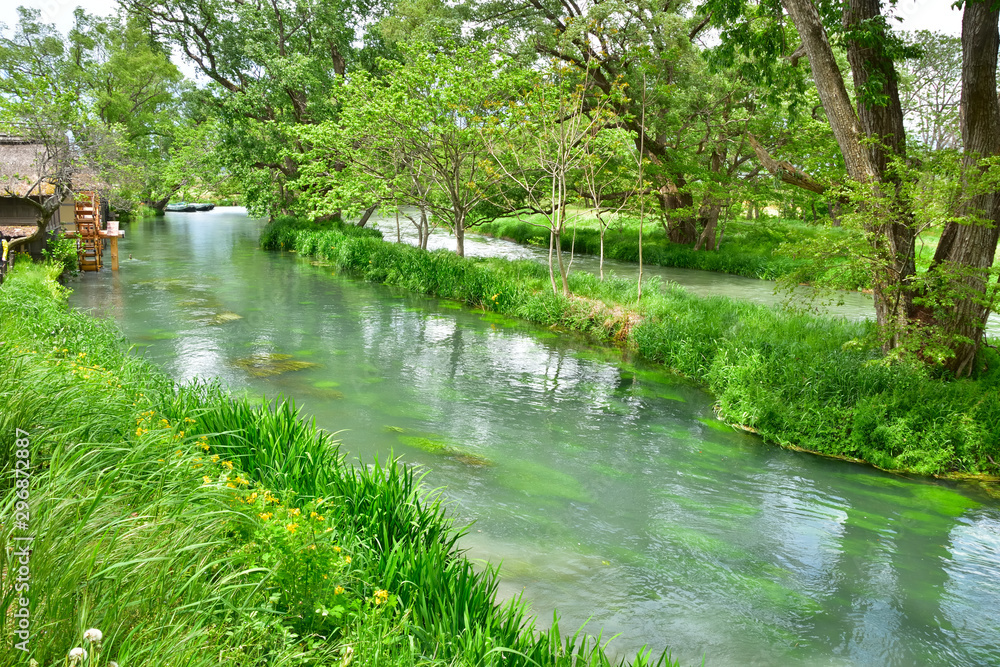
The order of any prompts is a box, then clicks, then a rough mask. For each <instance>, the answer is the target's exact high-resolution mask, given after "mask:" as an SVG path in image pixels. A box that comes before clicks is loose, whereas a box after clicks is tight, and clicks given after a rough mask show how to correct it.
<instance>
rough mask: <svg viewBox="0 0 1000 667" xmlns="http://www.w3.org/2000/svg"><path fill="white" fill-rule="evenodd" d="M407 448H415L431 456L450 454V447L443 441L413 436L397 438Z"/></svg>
mask: <svg viewBox="0 0 1000 667" xmlns="http://www.w3.org/2000/svg"><path fill="white" fill-rule="evenodd" d="M396 440H399V441H400V442H401V443H403V444H404V445H406V446H407V447H413V448H414V449H419V450H421V451H424V452H428V453H430V454H446V453H448V452H450V451H451V450H450V448H449V446H448V445H447V444H446V443H445V442H444V441H443V440H432V439H430V438H421V437H418V436H413V435H401V436H399V437H397V438H396Z"/></svg>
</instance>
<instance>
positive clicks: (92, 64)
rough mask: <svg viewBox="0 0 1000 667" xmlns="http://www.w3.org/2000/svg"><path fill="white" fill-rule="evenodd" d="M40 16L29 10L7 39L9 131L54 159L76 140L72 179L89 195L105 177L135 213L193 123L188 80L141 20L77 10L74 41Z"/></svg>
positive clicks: (3, 58)
mask: <svg viewBox="0 0 1000 667" xmlns="http://www.w3.org/2000/svg"><path fill="white" fill-rule="evenodd" d="M39 16H40V12H38V11H37V10H23V11H22V12H21V14H20V21H19V23H18V25H17V27H16V29H15V30H14V33H13V35H12V36H10V37H7V36H4V37H3V39H2V42H0V72H2V74H3V75H2V76H0V81H2V82H3V90H4V92H5V95H4V105H3V106H9V111H10V112H11V117H10V118H8V121H7V123H6V128H7V129H6V131H7V132H10V133H12V134H14V135H18V136H25V137H27V138H30V139H33V140H35V141H40V142H42V143H44V144H45V145H46V147H47V148H48V150H49V152H50V153H51V152H54V144H55V141H54V140H55V139H60V140H62V141H66V137H67V136H68V135H69V136H71V137H72V140H71V146H70V148H69V152H70V154H71V155H72V156H73V169H71V172H72V173H70V174H68V175H67V176H66V179H67V182H69V183H70V184H71V185H72V186H74V187H75V189H77V190H79V189H93V188H94V181H95V180H98V181H99V182H100V183H101V184H102V189H103V190H104V196H105V197H106V198H108V199H110V200H111V202H112V203H113V204H114V205H115V206H116V207H118V208H122V209H125V210H127V209H130V208H132V207H133V206H135V204H137V203H138V201H139V200H140V199H141V198H143V197H148V196H149V194H150V188H152V187H153V185H152V184H153V183H155V182H156V181H157V180H159V179H161V178H162V171H163V169H164V165H165V164H166V163H167V162H168V159H167V156H169V155H170V150H171V143H172V141H173V138H174V135H175V128H176V127H177V126H178V125H181V124H183V120H184V117H183V114H181V113H178V105H177V104H176V100H177V98H178V95H179V93H180V88H181V75H180V73H179V71H178V70H177V68H176V67H175V66H174V65H173V64H172V63H171V62H170V59H169V52H168V51H167V50H166V49H165V48H164V47H163V46H162V45H161V44H160V43H158V42H157V41H155V40H154V39H152V38H151V37H150V35H149V32H148V31H147V30H144V29H143V27H142V25H141V24H139V23H137V22H135V21H132V20H125V19H120V18H117V17H109V18H97V17H95V16H91V15H88V14H87V13H86V12H84V11H83V10H82V9H77V10H76V12H75V14H74V26H73V28H72V29H71V30H70V31H69V34H68V35H67V36H65V37H64V36H63V35H61V34H60V33H59V32H58V31H57V30H56V29H55V27H54V26H52V25H47V24H44V23H41V22H40V20H39ZM81 186H82V187H81Z"/></svg>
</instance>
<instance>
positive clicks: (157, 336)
mask: <svg viewBox="0 0 1000 667" xmlns="http://www.w3.org/2000/svg"><path fill="white" fill-rule="evenodd" d="M179 335H180V334H178V333H177V332H176V331H170V330H167V329H147V330H146V333H145V334H143V335H142V336H139V339H140V340H173V339H174V338H177V337H178V336H179Z"/></svg>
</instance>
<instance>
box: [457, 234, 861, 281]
mask: <svg viewBox="0 0 1000 667" xmlns="http://www.w3.org/2000/svg"><path fill="white" fill-rule="evenodd" d="M536 217H537V216H536ZM471 231H474V232H477V233H482V234H487V235H489V236H495V237H498V238H505V239H510V240H512V241H515V242H517V243H521V244H525V245H537V246H541V247H546V248H547V247H548V245H549V237H548V232H547V231H546V230H545V229H544V228H543V227H539V226H537V225H533V224H531V218H530V217H529V218H526V220H525V221H518V220H512V219H502V220H497V221H494V222H489V223H485V224H483V225H479V226H477V227H474V228H473V229H472V230H471ZM846 234H848V232H847V230H843V229H830V228H824V227H822V226H818V225H808V224H805V223H802V222H799V221H793V220H779V219H770V218H764V219H761V220H741V221H731V222H729V223H727V224H726V230H725V234H724V235H723V236H722V242H721V244H720V246H719V248H718V249H717V250H713V251H705V250H700V251H696V250H694V249H693V248H691V247H690V246H686V245H681V244H678V243H671V242H670V240H669V239H667V237H666V234H665V233H664V232H663V229H662V228H661V227H660V226H659V225H657V224H656V223H655V222H654V223H648V222H647V224H646V226H645V233H644V235H643V242H642V256H643V261H644V262H645V263H647V264H651V265H658V266H668V267H674V268H682V269H700V270H703V271H718V272H720V273H732V274H735V275H739V276H746V277H748V278H760V279H763V280H777V279H779V278H782V277H784V276H788V275H792V274H795V278H796V280H800V281H803V282H817V281H823V282H824V284H828V285H830V286H831V287H837V288H840V289H857V288H860V287H863V286H864V285H865V277H864V276H862V275H853V274H851V273H850V272H849V271H847V270H846V268H845V267H844V266H841V265H840V264H838V263H836V262H834V267H833V268H830V269H825V270H823V271H822V272H820V271H817V270H813V269H812V264H811V263H810V262H808V261H804V260H802V259H798V258H796V257H794V256H792V254H790V253H789V252H787V250H786V248H787V247H788V244H793V243H799V242H802V241H806V240H811V239H816V238H827V237H829V238H831V239H842V238H844V237H845V236H846ZM561 240H562V247H563V250H565V251H566V252H569V251H570V250H573V251H574V252H576V253H584V254H589V255H600V252H601V235H600V231H599V227H598V225H597V222H596V220H592V219H587V218H581V219H579V220H577V222H576V223H575V229H569V230H567V231H566V233H565V234H564V235H563V237H562V239H561ZM604 256H605V258H607V259H614V260H620V261H623V262H638V261H639V224H638V221H636V220H631V219H629V220H623V221H621V224H615V225H612V226H611V227H609V228H608V229H607V231H606V232H605V234H604Z"/></svg>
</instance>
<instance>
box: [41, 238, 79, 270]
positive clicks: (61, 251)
mask: <svg viewBox="0 0 1000 667" xmlns="http://www.w3.org/2000/svg"><path fill="white" fill-rule="evenodd" d="M42 256H43V257H45V258H46V259H48V260H51V261H53V262H57V263H59V264H61V265H62V267H63V272H65V273H69V274H70V275H76V274H77V272H78V271H79V257H78V255H77V251H76V239H71V238H58V239H56V240H54V241H53V240H50V241H49V242H48V244H47V245H46V247H45V249H44V250H42Z"/></svg>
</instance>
